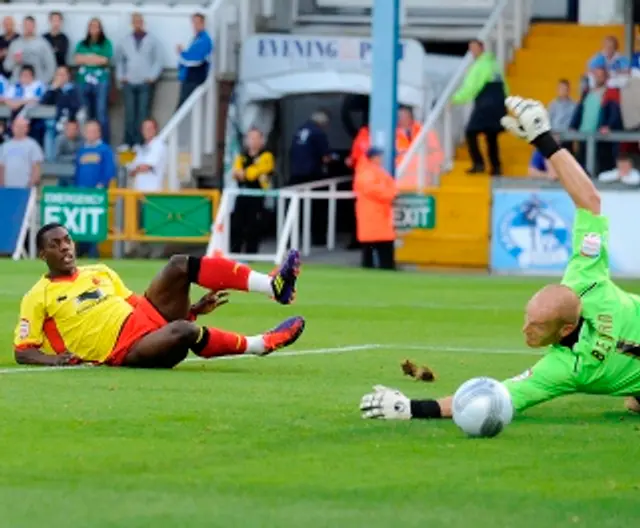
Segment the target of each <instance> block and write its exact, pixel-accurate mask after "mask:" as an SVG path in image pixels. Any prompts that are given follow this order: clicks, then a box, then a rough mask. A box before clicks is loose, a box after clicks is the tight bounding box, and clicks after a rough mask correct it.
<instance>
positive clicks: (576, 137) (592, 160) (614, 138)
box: [557, 130, 640, 177]
mask: <svg viewBox="0 0 640 528" xmlns="http://www.w3.org/2000/svg"><path fill="white" fill-rule="evenodd" d="M557 134H558V135H559V136H560V139H561V140H562V141H580V142H584V143H585V159H584V166H585V169H586V171H587V172H588V173H589V174H591V176H594V177H595V176H596V171H597V170H599V169H598V166H597V165H598V161H597V160H598V152H597V148H598V143H637V142H638V141H640V132H609V133H608V134H601V133H599V132H596V133H586V132H578V131H577V130H567V131H565V132H557Z"/></svg>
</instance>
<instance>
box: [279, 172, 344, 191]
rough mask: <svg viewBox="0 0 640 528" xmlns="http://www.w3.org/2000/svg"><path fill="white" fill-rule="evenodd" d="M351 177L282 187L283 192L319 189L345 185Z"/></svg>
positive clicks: (338, 177) (339, 177)
mask: <svg viewBox="0 0 640 528" xmlns="http://www.w3.org/2000/svg"><path fill="white" fill-rule="evenodd" d="M352 179H353V176H337V177H334V178H327V179H325V180H318V181H313V182H307V183H296V184H295V185H287V186H286V187H283V190H285V189H286V190H287V191H294V190H300V189H318V188H320V187H328V186H330V185H332V184H338V183H345V182H348V181H351V180H352Z"/></svg>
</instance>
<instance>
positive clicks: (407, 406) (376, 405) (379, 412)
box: [360, 385, 411, 420]
mask: <svg viewBox="0 0 640 528" xmlns="http://www.w3.org/2000/svg"><path fill="white" fill-rule="evenodd" d="M360 410H361V411H362V417H363V418H383V419H384V420H409V419H411V402H410V401H409V398H407V397H406V396H405V395H404V394H402V393H401V392H400V391H399V390H396V389H390V388H388V387H385V386H384V385H375V386H374V387H373V392H371V393H369V394H365V395H364V396H363V397H362V400H361V401H360Z"/></svg>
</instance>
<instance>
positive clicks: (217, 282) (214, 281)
mask: <svg viewBox="0 0 640 528" xmlns="http://www.w3.org/2000/svg"><path fill="white" fill-rule="evenodd" d="M299 271H300V256H299V253H298V251H296V250H291V251H290V252H289V254H288V255H287V258H286V259H285V261H284V263H283V264H282V266H281V267H280V269H279V270H278V271H277V272H276V274H275V275H274V276H273V277H271V276H269V275H266V274H264V273H260V272H257V271H254V270H252V269H251V268H249V267H248V266H245V265H244V264H240V263H238V262H234V261H232V260H228V259H225V258H221V257H189V256H187V255H174V256H173V257H171V258H170V259H169V262H168V263H167V265H166V266H165V267H164V268H163V269H162V270H161V271H160V273H159V274H158V275H157V276H156V277H155V278H154V279H153V281H152V282H151V284H150V285H149V288H148V289H147V291H146V292H145V296H146V297H147V299H149V301H150V302H151V304H153V306H154V307H155V308H156V310H157V311H158V312H160V314H161V315H162V316H163V317H164V318H165V319H166V320H167V321H176V320H179V319H185V318H186V317H187V313H188V311H189V307H190V302H191V301H190V298H189V287H190V285H191V283H195V284H199V285H200V286H202V287H203V288H207V289H209V290H213V291H220V290H239V291H252V292H258V293H263V294H265V295H269V296H273V297H274V298H275V299H276V300H277V301H278V302H279V303H281V304H290V303H291V302H292V301H293V299H294V294H295V286H296V279H297V277H298V274H299Z"/></svg>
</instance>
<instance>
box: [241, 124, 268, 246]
mask: <svg viewBox="0 0 640 528" xmlns="http://www.w3.org/2000/svg"><path fill="white" fill-rule="evenodd" d="M274 168H275V162H274V158H273V154H272V153H271V152H269V151H268V150H266V149H265V147H264V135H263V134H262V132H261V131H260V130H258V129H257V128H252V129H251V130H249V132H247V136H246V138H245V149H244V150H243V151H242V152H241V153H240V154H238V156H237V157H236V159H235V162H234V163H233V177H234V179H235V180H236V181H237V182H238V187H239V188H240V189H250V190H253V191H259V190H266V189H269V188H270V187H271V177H272V175H273V171H274ZM263 217H264V197H263V196H242V195H240V196H238V198H237V199H236V205H235V209H234V211H233V215H232V216H231V252H232V253H242V252H243V250H245V251H246V252H247V253H251V254H255V253H257V252H258V249H259V246H260V239H261V238H262V233H263V229H264V226H263Z"/></svg>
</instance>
